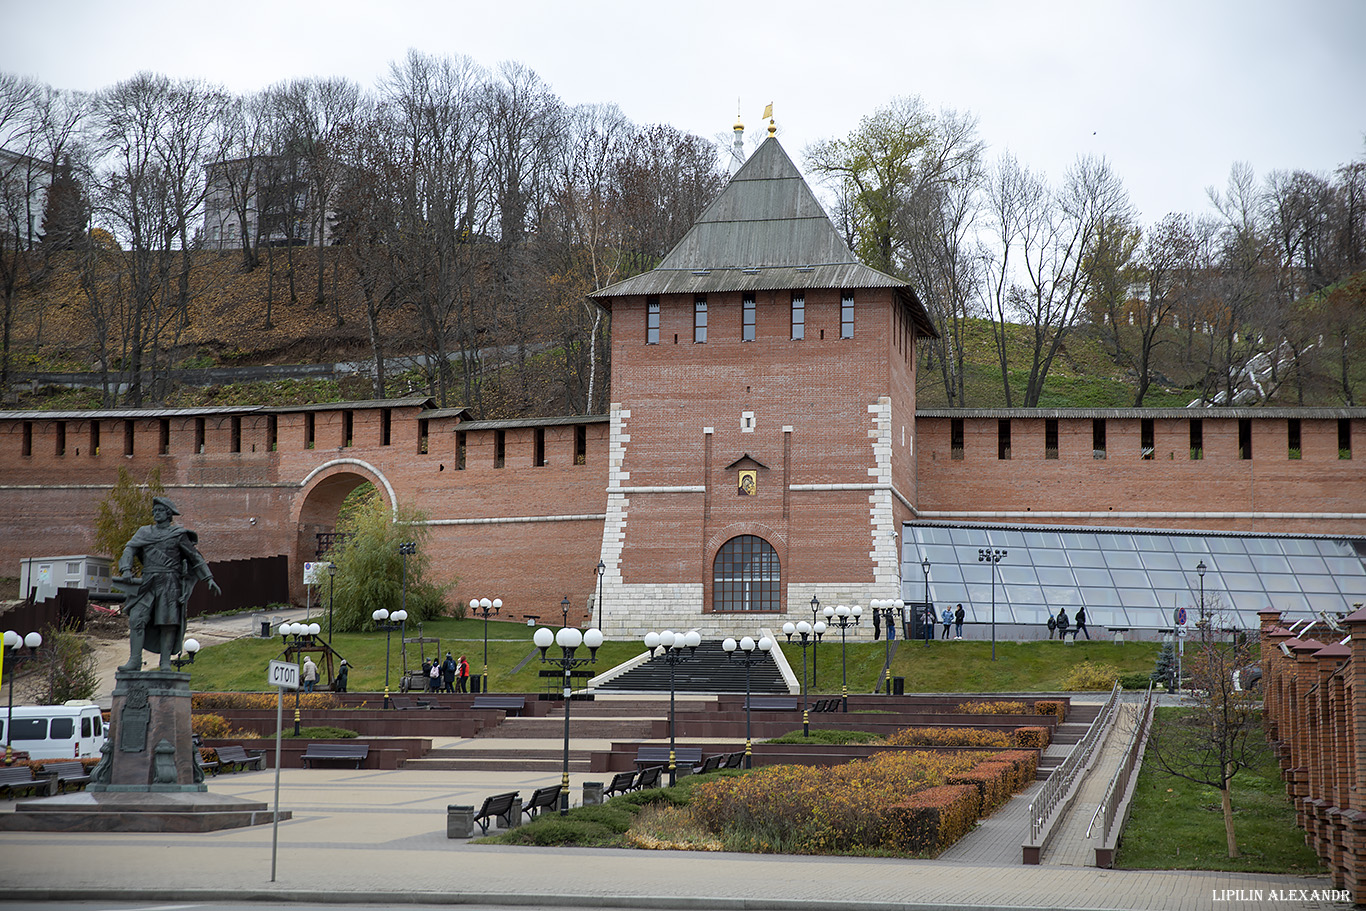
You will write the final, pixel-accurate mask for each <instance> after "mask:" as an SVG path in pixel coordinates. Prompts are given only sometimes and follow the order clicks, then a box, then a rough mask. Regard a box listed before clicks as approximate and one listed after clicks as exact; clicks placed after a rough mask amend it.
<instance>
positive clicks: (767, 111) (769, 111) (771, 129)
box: [764, 101, 778, 136]
mask: <svg viewBox="0 0 1366 911" xmlns="http://www.w3.org/2000/svg"><path fill="white" fill-rule="evenodd" d="M764 116H765V117H767V118H768V135H769V136H772V135H773V134H774V133H777V132H778V127H777V125H776V124H774V122H773V102H771V101H770V102H769V103H768V105H767V106H766V107H765V108H764Z"/></svg>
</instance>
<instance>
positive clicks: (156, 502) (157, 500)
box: [152, 497, 180, 516]
mask: <svg viewBox="0 0 1366 911" xmlns="http://www.w3.org/2000/svg"><path fill="white" fill-rule="evenodd" d="M152 505H153V506H165V507H166V508H167V509H169V510H170V511H171V515H173V516H178V515H180V510H178V509H176V508H175V504H174V503H172V502H171V501H170V500H169V499H168V498H166V497H152Z"/></svg>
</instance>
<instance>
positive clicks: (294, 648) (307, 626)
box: [186, 611, 389, 737]
mask: <svg viewBox="0 0 1366 911" xmlns="http://www.w3.org/2000/svg"><path fill="white" fill-rule="evenodd" d="M376 613H378V611H376ZM321 632H322V627H321V626H319V625H318V624H316V623H282V624H280V635H281V636H283V637H284V639H285V658H286V659H288V658H289V653H290V652H294V655H295V657H296V658H297V657H298V655H299V653H300V652H302V651H303V647H304V646H305V645H308V644H309V640H310V639H311V638H312V637H313V636H316V635H318V634H319V633H321ZM291 636H293V637H294V641H293V642H290V641H289V638H290V637H291ZM186 644H187V645H188V644H189V643H186ZM195 645H196V647H198V643H195ZM190 660H192V661H193V660H194V656H193V655H191V657H190ZM386 671H387V668H386ZM299 689H300V688H299V687H297V686H296V687H295V688H294V736H295V737H298V736H299V730H300V722H301V720H302V712H300V710H299ZM384 702H385V705H388V704H389V687H388V682H387V679H386V683H385V688H384Z"/></svg>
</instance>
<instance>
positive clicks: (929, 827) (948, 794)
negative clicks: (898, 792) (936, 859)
mask: <svg viewBox="0 0 1366 911" xmlns="http://www.w3.org/2000/svg"><path fill="white" fill-rule="evenodd" d="M981 809H982V798H981V794H980V793H979V792H978V790H977V788H975V787H973V786H971V785H962V784H960V785H938V786H936V787H932V788H925V789H924V790H923V791H920V792H918V793H916V794H913V795H911V797H910V798H909V799H907V800H905V801H903V802H902V803H899V804H896V805H895V806H892V807H890V808H889V811H888V816H889V817H890V822H889V825H888V841H889V842H890V843H891V844H893V845H895V846H896V847H897V848H899V849H901V850H902V851H904V852H906V853H908V854H927V855H929V856H931V857H933V856H935V855H937V854H939V852H940V851H943V850H944V849H945V848H947V847H948V846H949V845H952V844H953V843H954V842H956V841H958V839H960V838H962V837H963V836H964V835H966V834H967V833H968V832H970V831H972V827H973V826H974V825H976V824H977V817H978V816H980V815H981Z"/></svg>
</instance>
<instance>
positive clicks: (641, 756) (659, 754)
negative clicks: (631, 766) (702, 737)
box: [636, 747, 702, 768]
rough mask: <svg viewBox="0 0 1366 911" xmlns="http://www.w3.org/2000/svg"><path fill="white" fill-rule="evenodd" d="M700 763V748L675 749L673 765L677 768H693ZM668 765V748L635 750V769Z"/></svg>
mask: <svg viewBox="0 0 1366 911" xmlns="http://www.w3.org/2000/svg"><path fill="white" fill-rule="evenodd" d="M701 762H702V748H701V747H675V748H674V765H675V766H676V767H678V768H683V767H684V766H695V765H698V764H700V763H701ZM668 764H669V748H668V747H641V748H640V749H638V750H636V768H641V767H642V766H652V765H662V766H667V765H668Z"/></svg>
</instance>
